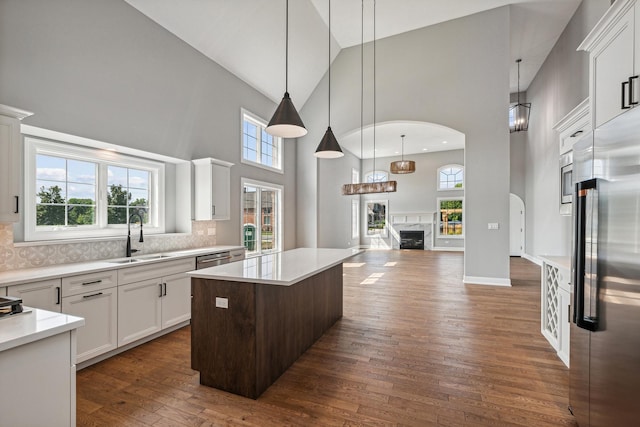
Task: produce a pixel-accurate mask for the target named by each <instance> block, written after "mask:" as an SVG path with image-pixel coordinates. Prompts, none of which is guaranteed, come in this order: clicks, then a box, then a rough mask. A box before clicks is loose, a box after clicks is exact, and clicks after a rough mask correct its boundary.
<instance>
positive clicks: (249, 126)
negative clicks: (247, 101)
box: [242, 110, 282, 172]
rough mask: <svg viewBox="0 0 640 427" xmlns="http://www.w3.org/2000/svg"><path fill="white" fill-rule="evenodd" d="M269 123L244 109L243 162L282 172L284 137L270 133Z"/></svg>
mask: <svg viewBox="0 0 640 427" xmlns="http://www.w3.org/2000/svg"><path fill="white" fill-rule="evenodd" d="M266 127H267V123H266V122H265V121H264V120H262V119H260V118H258V117H257V116H255V115H253V114H251V113H249V112H248V111H246V110H242V162H243V163H248V164H252V165H254V166H260V167H263V168H266V169H271V170H276V171H278V172H282V149H281V147H282V138H279V137H276V136H272V135H269V134H268V133H267V131H265V128H266Z"/></svg>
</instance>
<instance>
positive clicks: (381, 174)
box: [364, 171, 389, 182]
mask: <svg viewBox="0 0 640 427" xmlns="http://www.w3.org/2000/svg"><path fill="white" fill-rule="evenodd" d="M384 181H389V173H388V172H385V171H371V172H367V174H366V175H365V177H364V182H384Z"/></svg>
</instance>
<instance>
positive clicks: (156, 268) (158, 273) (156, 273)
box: [118, 258, 196, 285]
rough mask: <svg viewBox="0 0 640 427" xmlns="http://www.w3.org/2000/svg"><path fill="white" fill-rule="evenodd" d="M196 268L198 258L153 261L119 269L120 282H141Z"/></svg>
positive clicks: (123, 283) (122, 283)
mask: <svg viewBox="0 0 640 427" xmlns="http://www.w3.org/2000/svg"><path fill="white" fill-rule="evenodd" d="M195 269H196V259H195V258H186V259H176V260H171V261H161V262H153V263H148V264H143V265H136V266H135V267H127V268H122V269H120V270H118V284H119V285H126V284H127V283H133V282H140V281H141V280H148V279H153V278H157V277H163V276H170V275H172V274H178V273H184V272H187V271H191V270H195Z"/></svg>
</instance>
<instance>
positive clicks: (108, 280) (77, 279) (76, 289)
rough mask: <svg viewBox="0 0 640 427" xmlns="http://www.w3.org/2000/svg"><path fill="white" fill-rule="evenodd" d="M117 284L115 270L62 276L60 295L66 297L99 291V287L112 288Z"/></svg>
mask: <svg viewBox="0 0 640 427" xmlns="http://www.w3.org/2000/svg"><path fill="white" fill-rule="evenodd" d="M117 284H118V273H117V271H116V270H108V271H100V272H97V273H88V274H80V275H78V276H68V277H63V278H62V296H63V297H68V296H71V295H78V294H81V293H85V292H93V291H99V290H101V289H107V288H112V287H114V286H116V285H117Z"/></svg>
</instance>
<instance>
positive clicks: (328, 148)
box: [314, 126, 344, 159]
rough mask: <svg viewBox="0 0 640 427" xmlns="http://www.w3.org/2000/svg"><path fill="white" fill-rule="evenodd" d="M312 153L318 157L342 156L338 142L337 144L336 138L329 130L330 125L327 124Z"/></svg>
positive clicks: (333, 157) (331, 157)
mask: <svg viewBox="0 0 640 427" xmlns="http://www.w3.org/2000/svg"><path fill="white" fill-rule="evenodd" d="M314 155H315V156H316V157H318V158H320V159H337V158H338V157H342V156H344V153H343V152H342V149H341V148H340V144H338V140H337V139H336V137H335V135H334V134H333V131H332V130H331V126H329V127H328V128H327V131H326V132H325V133H324V136H323V137H322V140H321V141H320V144H318V148H317V149H316V153H315V154H314Z"/></svg>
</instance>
